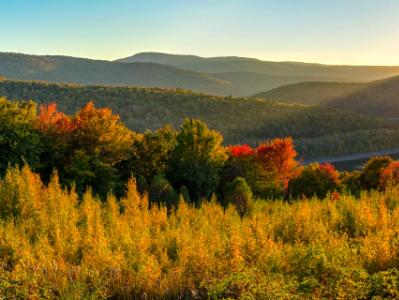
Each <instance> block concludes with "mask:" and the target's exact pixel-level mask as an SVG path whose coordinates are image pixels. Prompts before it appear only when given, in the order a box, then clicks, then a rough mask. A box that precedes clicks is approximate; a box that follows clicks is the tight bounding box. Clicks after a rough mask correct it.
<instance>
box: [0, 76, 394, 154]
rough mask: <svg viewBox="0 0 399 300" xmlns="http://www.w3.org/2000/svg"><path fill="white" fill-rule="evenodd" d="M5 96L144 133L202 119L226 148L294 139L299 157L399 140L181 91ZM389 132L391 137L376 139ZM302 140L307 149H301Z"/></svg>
mask: <svg viewBox="0 0 399 300" xmlns="http://www.w3.org/2000/svg"><path fill="white" fill-rule="evenodd" d="M0 96H6V97H8V98H9V99H13V100H17V99H20V100H29V99H33V100H35V101H37V102H38V103H50V102H56V103H58V105H59V108H60V109H61V110H63V111H66V112H68V113H74V112H76V111H77V110H78V109H80V108H81V107H82V106H83V105H84V104H85V103H86V102H87V101H90V100H92V101H93V102H94V103H95V104H96V105H97V106H100V107H104V106H107V107H110V108H112V109H113V111H114V112H115V113H118V114H120V115H121V117H122V120H123V121H124V122H125V123H126V125H127V126H128V127H129V128H131V129H133V130H136V131H141V132H142V131H145V130H147V129H156V128H159V127H161V126H163V125H165V124H172V125H173V126H174V127H177V126H179V124H180V123H181V122H182V120H183V119H184V118H185V117H190V118H198V119H201V120H204V121H205V122H207V123H208V125H209V126H210V127H211V128H214V129H216V130H218V131H220V132H221V133H222V134H223V135H224V136H225V139H226V140H225V142H226V144H230V143H251V144H256V143H258V142H260V141H263V140H265V139H269V138H273V137H278V136H288V135H290V136H292V137H294V138H295V139H297V141H298V142H297V147H298V150H299V151H300V153H301V154H302V155H305V156H306V155H307V156H308V157H309V156H322V155H324V154H328V155H331V154H342V153H351V151H352V150H353V149H356V150H358V149H361V151H374V150H379V149H381V148H379V147H381V145H383V146H384V147H387V146H389V147H395V146H397V143H396V140H397V139H393V138H392V136H393V135H395V134H397V136H398V137H399V131H398V130H397V129H396V128H393V127H392V126H391V125H389V124H387V123H386V122H384V121H382V120H380V119H377V118H375V117H371V116H363V115H359V114H355V113H351V112H348V111H342V110H339V109H335V108H330V107H322V106H307V105H298V104H283V103H278V102H274V101H270V100H265V99H251V98H232V97H218V96H208V95H204V94H196V93H193V92H190V91H186V90H182V89H159V88H151V89H148V88H137V87H109V86H83V85H68V84H51V83H44V82H23V81H14V80H1V81H0ZM385 131H389V132H390V134H389V135H381V134H373V132H380V133H381V132H385ZM361 133H364V134H363V135H362V134H361ZM365 133H367V134H366V135H367V136H368V135H372V136H377V138H376V139H374V140H373V141H372V142H371V141H370V140H369V139H366V138H364V139H363V137H364V136H366V135H365ZM351 134H352V136H351V137H349V136H348V135H351ZM342 135H345V137H346V139H345V141H347V142H346V143H342V142H341V140H340V139H341V136H342ZM326 136H333V137H335V139H334V138H330V139H328V147H326V146H325V145H324V144H321V142H318V141H319V140H321V141H323V137H326ZM379 136H381V138H378V137H379ZM387 136H388V137H389V138H387ZM358 137H362V138H358ZM324 139H325V138H324ZM381 139H384V140H381ZM301 140H303V141H304V143H302V144H301ZM334 141H335V142H334ZM312 145H318V146H317V147H312ZM326 148H328V149H330V150H328V151H329V152H328V153H325V149H326Z"/></svg>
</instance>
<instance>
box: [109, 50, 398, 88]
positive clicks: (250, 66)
mask: <svg viewBox="0 0 399 300" xmlns="http://www.w3.org/2000/svg"><path fill="white" fill-rule="evenodd" d="M117 61H119V62H153V63H160V64H163V65H169V66H174V67H177V68H182V69H187V70H192V71H198V72H208V73H226V72H227V73H229V72H250V73H266V74H269V75H280V76H287V75H289V76H311V77H319V78H320V77H324V78H335V79H336V81H341V80H345V81H348V80H349V81H371V80H377V79H381V78H386V77H391V76H395V75H399V66H397V67H384V66H344V65H343V66H340V65H323V64H314V63H301V62H272V61H262V60H258V59H254V58H247V57H235V56H231V57H209V58H207V57H200V56H194V55H176V54H166V53H154V52H144V53H138V54H135V55H132V56H129V57H126V58H122V59H119V60H117ZM338 79H340V80H338ZM265 90H266V89H264V91H265Z"/></svg>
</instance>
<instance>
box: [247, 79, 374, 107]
mask: <svg viewBox="0 0 399 300" xmlns="http://www.w3.org/2000/svg"><path fill="white" fill-rule="evenodd" d="M367 85H368V83H354V82H347V83H344V82H317V81H309V82H300V83H294V84H289V85H284V86H281V87H278V88H275V89H272V90H269V91H266V92H263V93H259V94H256V95H254V96H253V97H259V98H265V99H273V100H276V101H280V102H285V103H301V104H316V105H317V104H328V103H329V102H330V101H332V100H333V99H335V98H338V97H344V96H346V95H349V94H351V93H353V92H355V91H358V90H360V89H362V88H364V87H366V86H367Z"/></svg>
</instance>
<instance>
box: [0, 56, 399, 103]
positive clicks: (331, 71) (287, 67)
mask: <svg viewBox="0 0 399 300" xmlns="http://www.w3.org/2000/svg"><path fill="white" fill-rule="evenodd" d="M0 74H2V75H4V76H6V77H7V78H10V79H17V80H42V81H48V82H56V83H77V84H100V85H112V86H122V85H129V86H141V87H160V88H183V89H189V90H193V91H195V92H202V93H206V94H213V95H219V96H228V95H233V96H239V97H242V96H250V95H253V94H256V93H260V92H263V91H265V90H270V89H273V88H277V87H280V86H284V85H287V84H292V83H298V82H303V81H322V82H326V81H338V82H346V81H348V80H351V81H353V80H372V79H379V78H384V77H387V76H392V75H395V74H399V67H352V66H327V65H318V64H306V63H292V62H266V61H260V60H256V59H252V58H239V57H216V58H201V57H196V56H179V55H166V54H148V53H147V54H146V53H144V54H138V55H135V56H133V57H130V58H128V59H122V60H118V61H105V60H93V59H86V58H77V57H68V56H49V55H47V56H38V55H25V54H16V53H0Z"/></svg>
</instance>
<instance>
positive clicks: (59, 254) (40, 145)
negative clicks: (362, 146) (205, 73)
mask: <svg viewBox="0 0 399 300" xmlns="http://www.w3.org/2000/svg"><path fill="white" fill-rule="evenodd" d="M222 140H223V137H222V135H221V134H220V133H218V132H217V131H215V130H212V129H209V128H208V126H207V125H206V124H205V123H204V122H202V121H199V120H195V119H185V120H184V121H183V123H182V124H181V126H180V127H179V129H178V130H175V129H173V128H171V127H168V126H166V127H163V128H160V129H158V130H156V131H146V132H145V133H138V132H133V131H131V130H130V129H128V128H127V127H126V126H125V125H124V124H123V123H122V122H121V120H120V118H119V116H117V115H115V114H113V113H112V111H111V110H110V109H108V108H96V107H95V106H94V104H93V103H91V102H90V103H87V104H86V105H84V106H83V107H82V108H81V109H80V110H78V111H77V112H76V113H75V114H73V115H68V114H66V113H63V112H61V111H58V110H57V107H56V105H55V104H47V105H41V106H40V107H39V108H37V107H36V105H35V103H33V102H18V101H13V102H11V101H8V100H6V99H1V100H0V151H1V153H0V174H1V175H0V220H1V221H0V295H1V297H3V298H5V299H54V298H57V299H292V298H296V299H310V298H327V299H387V298H388V299H396V298H397V297H398V296H399V295H398V290H399V270H398V268H399V264H398V255H399V253H398V249H399V247H398V246H399V244H398V234H399V223H398V220H399V218H398V217H399V200H398V199H399V190H398V188H397V184H398V183H399V162H398V161H393V160H392V159H391V158H390V157H375V158H372V159H371V160H369V161H368V162H367V163H366V165H365V166H364V167H363V169H362V170H361V171H354V172H343V173H340V172H338V171H337V170H336V169H335V168H334V167H333V166H332V165H331V164H328V163H327V164H318V163H314V164H310V165H305V166H303V165H302V164H301V163H300V161H298V160H297V153H296V151H295V147H294V142H293V140H292V139H291V138H289V137H285V138H284V137H281V138H275V139H273V140H267V141H264V142H262V143H260V144H259V145H257V146H250V145H247V144H238V145H230V146H224V145H223V143H222ZM376 245H378V248H376Z"/></svg>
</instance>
